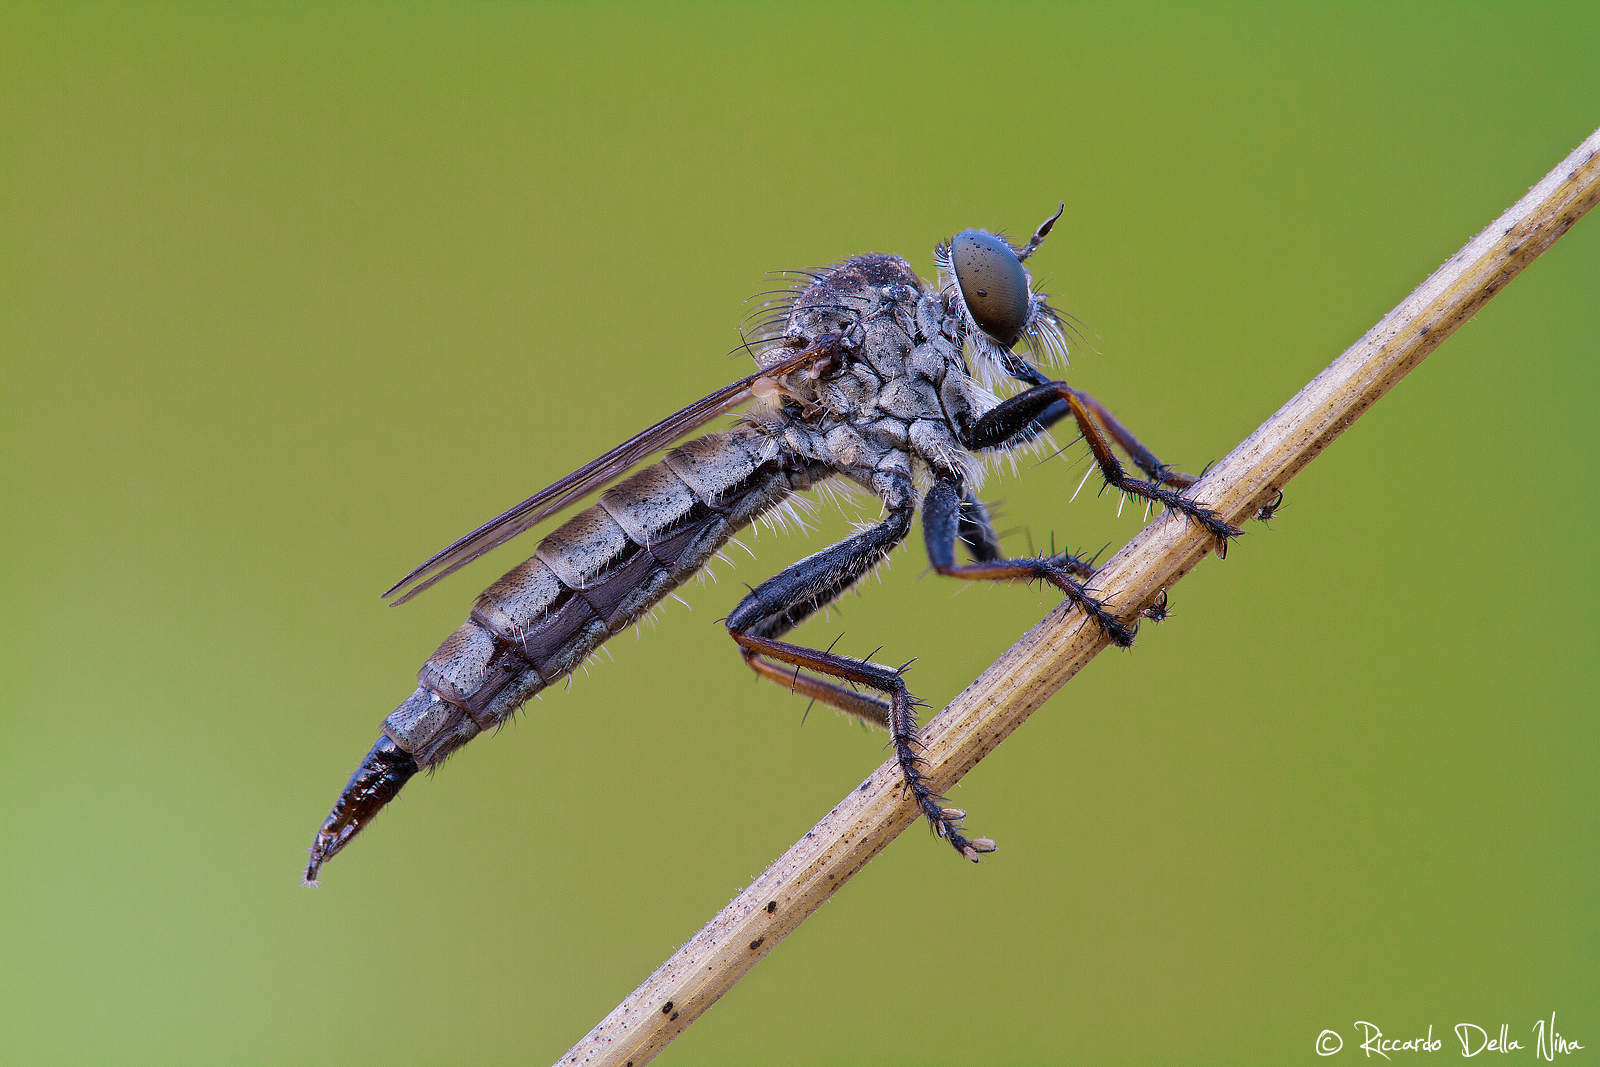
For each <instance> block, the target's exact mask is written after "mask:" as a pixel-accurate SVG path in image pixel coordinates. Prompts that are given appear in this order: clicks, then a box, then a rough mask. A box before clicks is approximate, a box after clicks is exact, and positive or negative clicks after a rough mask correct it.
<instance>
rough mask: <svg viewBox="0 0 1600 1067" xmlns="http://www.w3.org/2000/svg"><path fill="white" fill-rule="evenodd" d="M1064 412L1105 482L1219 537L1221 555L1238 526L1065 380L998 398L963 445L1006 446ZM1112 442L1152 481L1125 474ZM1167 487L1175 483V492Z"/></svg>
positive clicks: (1191, 478) (1190, 481) (1189, 478)
mask: <svg viewBox="0 0 1600 1067" xmlns="http://www.w3.org/2000/svg"><path fill="white" fill-rule="evenodd" d="M1068 414H1071V415H1072V417H1073V418H1074V419H1075V420H1076V421H1077V424H1078V432H1079V433H1081V434H1083V439H1084V440H1085V441H1087V442H1088V443H1089V451H1090V452H1091V453H1093V455H1094V460H1095V463H1096V464H1097V465H1098V466H1099V468H1100V473H1101V475H1102V477H1104V478H1105V480H1106V484H1107V485H1109V486H1111V487H1112V488H1114V489H1118V490H1121V491H1122V492H1124V493H1131V494H1132V495H1134V496H1139V497H1144V498H1145V499H1146V500H1154V501H1156V502H1157V503H1159V504H1161V505H1163V506H1164V507H1166V508H1168V509H1169V510H1172V511H1176V512H1179V513H1181V514H1183V515H1185V516H1187V517H1188V518H1190V519H1192V520H1193V521H1195V522H1197V523H1199V524H1200V525H1202V526H1204V527H1205V528H1206V529H1207V530H1209V531H1210V532H1211V533H1212V534H1214V535H1215V536H1216V537H1217V538H1218V540H1219V541H1220V544H1219V546H1218V549H1217V551H1218V554H1219V555H1221V554H1224V553H1226V551H1227V545H1228V540H1229V539H1230V538H1234V537H1237V536H1239V533H1240V531H1239V528H1238V527H1237V526H1234V525H1232V524H1230V523H1227V522H1224V521H1223V520H1222V518H1221V517H1220V516H1218V515H1217V513H1216V512H1214V511H1212V510H1211V509H1210V508H1208V507H1206V506H1205V505H1204V504H1201V503H1198V502H1196V501H1194V500H1190V499H1189V498H1188V497H1185V496H1184V495H1183V493H1182V490H1184V489H1186V488H1188V487H1189V486H1191V485H1193V484H1194V483H1195V482H1196V481H1197V480H1198V479H1197V478H1196V477H1195V476H1194V475H1191V474H1181V473H1179V472H1177V471H1174V470H1172V469H1171V468H1169V467H1168V466H1167V465H1166V464H1164V463H1162V462H1161V461H1160V460H1159V459H1157V458H1156V455H1155V453H1153V452H1151V451H1150V450H1149V449H1148V448H1146V447H1145V446H1144V445H1143V444H1142V443H1141V442H1140V441H1139V439H1138V438H1137V437H1135V436H1134V435H1133V434H1132V433H1131V432H1129V430H1128V428H1127V427H1126V426H1124V425H1122V423H1121V422H1119V421H1117V419H1116V417H1115V416H1113V415H1112V414H1111V412H1110V411H1108V410H1106V407H1105V405H1103V404H1101V403H1100V401H1098V400H1096V399H1095V398H1094V397H1092V396H1090V395H1089V394H1088V393H1080V392H1078V391H1077V390H1076V389H1074V388H1072V387H1071V386H1070V385H1068V384H1067V383H1066V382H1045V383H1043V384H1040V385H1036V386H1034V387H1033V388H1032V389H1028V390H1026V391H1024V392H1021V393H1018V394H1017V395H1016V396H1014V397H1011V398H1010V399H1008V400H1003V401H1001V402H1000V403H999V404H997V405H996V406H995V407H993V408H991V409H990V410H989V411H988V413H986V414H985V415H984V416H983V417H982V418H980V419H978V420H977V421H976V422H974V423H973V424H972V425H970V426H969V427H967V428H966V431H965V433H964V435H963V441H962V443H963V444H964V445H966V447H968V448H970V449H975V450H977V449H986V448H1005V447H1007V446H1009V445H1011V444H1012V443H1014V442H1017V441H1019V440H1021V441H1025V440H1028V439H1029V438H1030V437H1032V436H1036V435H1037V434H1038V433H1039V431H1040V429H1041V428H1042V427H1046V426H1048V425H1049V423H1051V422H1054V421H1056V420H1058V419H1061V418H1064V417H1066V416H1067V415H1068ZM1113 440H1114V441H1115V442H1116V443H1117V444H1118V445H1119V446H1121V448H1122V449H1123V450H1124V451H1125V452H1127V453H1128V455H1129V456H1130V457H1131V458H1132V459H1133V461H1134V463H1135V464H1137V465H1138V467H1139V469H1140V470H1142V471H1144V472H1145V474H1147V475H1149V476H1150V478H1151V479H1153V480H1152V481H1145V480H1143V479H1140V478H1133V477H1130V476H1129V475H1128V474H1127V472H1126V471H1124V470H1123V467H1122V462H1121V461H1120V460H1118V459H1117V454H1116V452H1115V451H1113V450H1112V448H1111V442H1112V441H1113ZM1167 486H1176V487H1177V490H1176V491H1174V490H1173V489H1169V488H1167Z"/></svg>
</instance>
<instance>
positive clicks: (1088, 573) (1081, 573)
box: [956, 493, 1095, 579]
mask: <svg viewBox="0 0 1600 1067" xmlns="http://www.w3.org/2000/svg"><path fill="white" fill-rule="evenodd" d="M956 534H957V537H958V539H959V540H960V541H961V543H962V544H963V545H964V546H965V547H966V549H967V554H968V555H970V556H971V557H972V558H973V560H974V562H977V563H996V562H999V561H1000V560H1003V559H1005V555H1006V554H1005V550H1004V549H1003V548H1001V547H1000V535H999V534H997V533H995V532H994V522H993V521H992V520H991V519H990V518H989V509H988V508H987V507H985V506H984V503H983V501H981V500H979V499H978V498H977V497H975V496H973V495H972V494H971V493H963V494H961V521H960V524H959V525H958V526H957V530H956ZM1050 561H1051V562H1053V563H1055V564H1057V565H1059V566H1061V567H1063V568H1065V569H1066V571H1067V572H1068V573H1069V574H1073V575H1076V576H1077V577H1079V578H1085V579H1087V578H1093V577H1094V571H1095V566H1094V564H1093V563H1091V562H1089V561H1088V560H1086V559H1080V558H1079V557H1077V556H1074V555H1073V554H1072V553H1070V552H1063V553H1061V554H1060V555H1059V556H1051V557H1050Z"/></svg>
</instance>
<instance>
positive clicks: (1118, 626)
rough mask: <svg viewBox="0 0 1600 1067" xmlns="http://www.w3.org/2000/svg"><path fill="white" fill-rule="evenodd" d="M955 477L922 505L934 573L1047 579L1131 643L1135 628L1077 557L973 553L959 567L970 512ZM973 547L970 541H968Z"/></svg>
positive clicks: (1119, 640) (1118, 640)
mask: <svg viewBox="0 0 1600 1067" xmlns="http://www.w3.org/2000/svg"><path fill="white" fill-rule="evenodd" d="M968 506H969V505H968V504H967V503H966V501H964V500H963V499H962V493H961V491H960V489H959V488H958V487H957V484H956V482H955V480H954V479H952V478H950V477H949V476H948V475H946V476H941V477H940V478H939V480H938V481H936V482H935V483H934V486H933V488H932V489H930V490H928V495H927V497H926V498H925V499H924V500H923V502H922V534H923V538H924V540H925V541H926V543H927V547H928V560H929V562H931V563H932V564H933V569H934V570H936V571H938V572H939V573H940V574H943V575H946V576H948V577H951V578H965V579H968V580H987V581H997V582H1003V581H1041V580H1042V581H1047V582H1049V583H1050V584H1051V585H1054V586H1055V587H1056V588H1057V589H1060V590H1061V591H1062V592H1063V593H1065V594H1066V595H1067V597H1068V599H1070V600H1071V601H1072V602H1073V603H1075V604H1077V605H1078V606H1079V607H1080V608H1082V609H1083V611H1084V614H1086V615H1088V616H1089V617H1090V618H1091V619H1093V620H1094V621H1095V623H1096V624H1098V625H1099V627H1100V629H1102V630H1104V631H1105V633H1106V636H1107V637H1110V638H1111V640H1112V641H1113V642H1114V643H1115V644H1118V645H1121V646H1122V647H1123V648H1127V647H1128V646H1129V645H1131V644H1133V635H1134V632H1135V630H1137V629H1138V627H1137V626H1132V627H1130V626H1128V625H1126V624H1125V623H1123V621H1122V620H1121V619H1119V618H1117V616H1116V615H1115V614H1114V613H1113V612H1112V611H1111V609H1110V608H1108V607H1107V606H1106V605H1105V603H1104V602H1103V601H1101V600H1100V599H1099V598H1098V597H1096V596H1095V595H1094V594H1092V593H1090V592H1089V590H1088V589H1086V588H1085V587H1084V585H1083V583H1082V582H1080V581H1079V580H1078V578H1079V577H1085V578H1086V577H1089V576H1092V575H1093V574H1094V568H1093V567H1091V566H1090V565H1089V564H1088V563H1086V562H1085V561H1083V560H1080V559H1078V558H1077V557H1075V556H1070V555H1066V556H1059V557H1057V556H1050V557H1035V558H1031V559H1001V558H998V554H996V555H995V556H992V557H989V558H985V557H984V556H980V555H979V554H978V553H976V552H974V553H973V557H974V560H975V562H972V563H962V564H958V563H957V562H956V552H955V546H956V541H957V540H958V539H961V540H965V537H964V536H963V535H964V534H965V532H966V529H965V528H966V525H967V523H968V521H969V520H968V519H967V518H966V516H965V514H964V513H965V511H966V510H967V508H968ZM969 544H970V542H969Z"/></svg>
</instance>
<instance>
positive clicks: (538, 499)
mask: <svg viewBox="0 0 1600 1067" xmlns="http://www.w3.org/2000/svg"><path fill="white" fill-rule="evenodd" d="M829 350H830V347H829V346H827V345H823V344H816V345H811V346H810V347H808V348H805V349H802V350H801V351H799V352H796V353H795V354H793V355H791V356H788V357H786V358H784V359H783V360H781V361H779V362H777V363H774V364H773V365H772V366H770V367H768V368H767V369H766V370H762V371H757V372H756V373H755V374H752V375H750V376H749V377H748V378H741V379H739V380H738V381H736V382H734V383H733V384H732V385H727V386H724V387H722V388H721V389H718V390H717V391H716V392H714V393H712V394H711V395H710V396H708V397H704V398H702V399H700V400H696V401H695V402H694V403H693V404H690V405H689V406H688V407H686V408H684V409H683V410H682V411H680V412H678V413H677V414H674V415H669V416H668V417H667V418H665V419H662V420H661V421H660V422H658V423H656V424H655V425H654V426H652V427H650V428H649V429H648V430H645V431H644V432H643V433H641V434H638V435H636V436H634V437H630V438H629V439H628V440H626V441H624V442H623V443H622V444H620V445H618V446H617V447H616V448H613V449H612V450H611V451H609V452H607V453H606V454H605V455H603V456H601V457H600V458H599V459H596V460H594V461H593V462H591V463H586V464H585V465H583V466H582V467H579V468H578V469H577V470H575V471H573V472H572V473H571V474H569V475H567V476H566V477H565V478H562V479H561V480H559V481H557V482H555V483H554V484H552V485H549V486H546V487H545V488H543V489H541V490H539V491H538V492H537V493H535V494H533V495H532V496H530V497H529V498H528V499H526V500H524V501H523V502H522V503H520V504H518V505H517V506H516V507H514V508H512V509H511V510H510V511H508V512H506V513H505V514H503V515H501V516H499V517H498V518H494V519H490V520H489V521H488V522H486V523H484V524H483V525H482V526H480V527H478V528H477V529H476V530H473V531H472V532H471V533H469V534H467V535H466V536H465V537H463V538H461V540H459V541H457V542H456V543H455V544H453V545H451V546H450V547H449V548H447V549H445V550H444V551H443V552H440V553H439V554H438V555H436V556H434V557H433V558H432V559H430V560H428V561H427V562H426V563H424V564H422V566H420V567H418V568H417V569H416V570H414V571H412V572H411V573H410V574H408V575H406V576H405V577H404V578H402V579H400V580H399V581H398V582H396V583H395V584H394V586H393V588H391V589H389V590H388V591H386V592H385V593H384V594H383V595H384V596H386V597H388V596H395V595H396V594H399V596H398V597H396V599H395V600H394V601H392V603H394V604H404V603H405V602H406V601H408V600H410V599H411V598H412V597H414V596H416V595H417V594H418V593H420V592H422V591H423V590H424V589H426V588H428V586H430V585H432V584H433V583H434V582H437V581H439V579H441V578H444V577H446V576H448V575H451V574H454V573H455V572H456V571H458V570H460V569H461V568H462V567H465V566H466V565H467V564H469V563H471V562H472V561H473V560H475V559H477V558H478V557H479V556H481V555H483V554H484V553H485V552H487V551H489V550H490V549H491V548H498V547H499V546H500V545H503V544H505V543H506V542H507V541H509V540H511V539H512V538H513V537H515V536H517V535H518V534H520V533H522V532H523V531H524V530H527V529H528V528H530V527H532V526H535V525H537V524H538V523H540V522H542V521H543V520H545V519H547V518H549V517H550V516H551V515H554V514H555V513H556V512H558V511H561V510H562V509H564V508H567V507H570V506H571V505H573V504H576V503H577V502H578V501H580V500H582V499H583V498H584V497H586V496H588V495H589V494H590V493H593V492H595V491H596V490H598V489H600V488H602V487H603V486H605V485H607V484H609V483H610V482H613V481H615V480H616V479H618V478H620V477H621V476H622V475H624V474H626V473H627V472H628V469H629V468H630V467H633V466H634V465H635V464H637V463H639V462H640V461H641V460H643V459H645V458H646V457H648V456H650V455H653V454H654V453H656V452H659V451H661V450H662V449H663V448H666V447H667V446H668V445H671V444H672V443H673V442H675V441H677V440H678V439H679V438H681V437H683V436H685V435H687V434H689V433H692V432H694V431H695V430H697V429H699V428H700V427H701V426H704V425H705V424H706V423H708V422H710V421H711V420H712V419H715V418H717V417H718V416H720V415H725V414H727V413H728V412H730V411H732V410H733V409H734V408H736V407H738V406H739V405H740V404H743V403H745V402H746V401H747V400H749V399H750V398H751V397H752V396H753V395H754V393H753V392H752V387H753V386H755V385H756V383H757V382H759V381H761V380H762V379H769V380H770V379H776V378H780V377H782V376H783V375H785V374H788V373H789V372H791V371H794V370H798V369H800V368H801V367H803V366H805V365H806V364H808V363H810V362H812V361H813V360H816V359H819V358H821V357H822V356H824V355H826V354H827V352H828V351H829Z"/></svg>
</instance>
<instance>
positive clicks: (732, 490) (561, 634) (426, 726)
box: [305, 429, 826, 883]
mask: <svg viewBox="0 0 1600 1067" xmlns="http://www.w3.org/2000/svg"><path fill="white" fill-rule="evenodd" d="M825 473H826V472H824V471H821V470H813V469H812V468H810V467H799V468H794V467H789V466H786V465H785V464H784V463H783V462H782V460H781V458H780V449H779V447H778V445H776V444H775V443H773V442H772V441H770V440H768V439H767V438H765V437H763V436H761V435H760V434H759V433H757V432H756V431H754V430H752V429H740V430H734V431H733V432H731V433H725V434H712V435H711V436H708V437H702V438H699V439H698V440H695V441H691V442H689V443H688V444H686V445H683V446H682V447H680V448H675V449H673V450H672V451H671V452H669V453H667V455H666V457H665V458H664V459H663V460H662V461H661V462H660V463H657V464H655V465H654V466H652V467H647V468H646V469H644V470H642V471H640V472H639V473H638V474H635V475H634V476H633V477H631V478H629V479H628V480H627V481H624V482H621V483H619V484H618V485H616V486H614V487H613V488H611V489H610V490H608V491H606V492H605V493H603V494H601V497H600V502H599V503H598V504H597V505H596V506H594V507H592V508H589V509H588V510H587V511H584V512H581V513H580V514H578V515H575V516H574V517H573V518H572V519H571V520H570V521H568V522H567V523H566V524H565V525H564V526H562V527H561V528H560V529H558V530H556V531H555V532H554V533H552V534H551V535H550V536H549V537H546V538H545V539H544V541H543V542H541V543H540V545H539V548H538V550H537V551H536V552H535V553H534V554H533V558H531V559H529V560H527V561H526V562H524V563H523V564H522V565H521V566H519V567H517V568H516V569H514V570H512V571H511V572H510V573H509V574H507V575H506V576H505V577H503V578H501V579H500V580H499V581H498V582H496V583H494V584H493V585H491V586H490V587H489V588H488V589H486V590H485V591H484V593H483V595H482V596H480V597H479V598H478V603H477V606H475V607H474V608H473V609H472V614H471V616H470V617H469V618H468V619H467V621H466V622H465V623H463V624H462V626H461V627H460V629H458V630H456V632H455V633H453V634H451V635H450V637H449V638H448V639H446V641H445V643H444V644H442V645H440V646H439V648H438V650H437V651H435V652H434V654H433V655H432V656H429V657H428V662H427V663H425V664H423V667H422V672H421V674H420V676H419V681H420V682H421V684H420V685H418V686H417V689H416V692H414V693H412V694H411V695H410V696H409V697H407V698H406V699H405V701H404V702H402V703H401V705H400V706H399V707H398V708H396V709H395V710H394V712H393V713H391V714H390V715H389V717H388V718H387V719H385V720H384V722H383V736H382V737H380V738H378V743H377V744H376V745H374V746H373V748H372V751H371V752H369V753H368V754H367V758H366V759H365V760H364V761H363V762H362V764H361V766H360V767H358V768H357V769H356V772H355V774H354V775H352V776H351V778H350V781H349V783H348V784H346V785H345V787H344V792H343V793H342V794H340V796H339V800H338V803H336V804H335V805H334V807H333V811H332V812H331V813H330V814H329V815H328V818H327V820H326V821H325V822H323V824H322V829H321V830H319V831H318V832H317V837H316V840H315V841H314V842H313V843H312V846H311V860H310V862H309V863H308V864H307V865H306V874H305V879H306V881H307V882H308V883H314V882H315V881H316V878H317V874H318V872H319V871H320V870H321V869H322V865H323V864H324V863H325V862H327V860H328V859H329V858H330V857H331V856H333V855H334V854H335V853H337V852H338V851H339V850H340V849H342V848H344V846H345V845H347V844H348V843H349V842H350V840H351V839H352V838H353V837H355V835H356V834H357V833H359V832H360V831H361V828H362V827H364V826H366V825H367V824H368V823H369V822H371V821H372V819H373V818H374V817H376V816H377V814H378V812H379V811H380V810H382V808H383V807H384V805H386V804H388V803H389V801H391V800H393V799H394V798H395V796H396V795H398V794H399V792H400V789H401V788H402V787H403V786H404V785H405V783H406V782H407V780H409V779H410V778H411V776H412V775H414V774H415V773H416V772H417V771H418V770H419V769H421V768H422V767H428V766H431V765H434V764H437V763H438V762H439V761H440V760H442V759H444V758H445V757H446V756H448V755H449V754H450V753H451V752H454V751H455V750H456V749H458V748H460V747H461V746H462V745H464V744H466V743H467V742H468V741H470V740H472V739H473V738H474V737H476V736H477V735H478V734H480V733H482V732H483V731H484V730H487V729H489V728H490V727H492V726H495V725H498V724H499V723H501V722H504V721H505V719H506V718H507V717H508V716H510V715H511V713H512V712H514V711H515V710H516V709H517V708H518V707H519V706H520V705H521V704H522V703H523V702H524V701H525V700H527V699H528V698H529V697H531V696H533V695H534V694H535V693H537V692H539V690H541V689H543V688H544V687H546V686H548V685H553V684H555V682H557V681H558V680H560V679H561V678H563V677H565V676H566V675H568V674H569V673H571V672H572V670H573V668H575V667H577V666H578V664H580V663H582V662H583V659H584V657H585V656H587V655H589V654H590V653H591V652H593V651H594V650H595V649H597V648H599V647H600V645H601V644H602V643H603V642H604V641H605V640H606V639H607V638H608V637H611V636H612V635H613V634H616V633H618V632H620V631H621V630H623V629H625V628H626V627H628V626H629V625H631V624H632V623H633V622H634V621H635V620H637V619H638V618H639V617H640V616H641V615H643V614H644V613H645V612H647V611H649V610H650V608H651V607H653V606H654V605H655V604H656V603H658V602H659V601H660V600H661V599H662V598H663V597H665V596H666V595H667V594H668V593H669V592H671V591H672V589H673V588H674V587H676V586H678V585H681V584H682V583H683V582H684V581H686V580H687V579H688V578H689V577H690V576H691V575H693V574H694V573H695V571H697V570H699V569H700V567H701V566H703V565H704V564H705V562H706V560H708V559H710V558H711V555H712V553H714V552H716V550H717V549H718V548H720V547H721V546H722V545H723V544H724V543H725V542H726V541H727V540H728V538H730V537H732V536H733V535H734V533H736V532H737V531H738V530H739V529H740V528H742V527H744V526H747V525H749V524H750V523H751V522H752V521H753V520H754V519H756V518H757V517H758V516H759V515H761V513H762V512H764V511H767V510H768V509H770V508H773V507H776V506H777V505H778V504H779V503H781V502H782V501H783V499H784V498H785V497H787V496H788V495H789V494H790V492H792V491H793V490H795V489H801V488H805V487H806V486H808V485H809V484H810V483H811V480H812V478H813V476H815V475H821V474H825Z"/></svg>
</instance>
